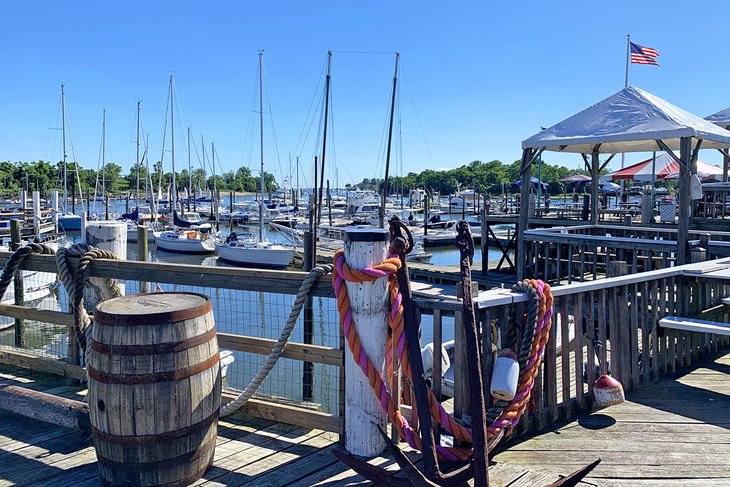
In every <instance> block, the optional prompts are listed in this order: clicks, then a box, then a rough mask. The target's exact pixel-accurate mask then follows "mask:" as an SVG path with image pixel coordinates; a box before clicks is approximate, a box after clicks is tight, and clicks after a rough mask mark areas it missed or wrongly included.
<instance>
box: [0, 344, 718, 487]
mask: <svg viewBox="0 0 730 487" xmlns="http://www.w3.org/2000/svg"><path fill="white" fill-rule="evenodd" d="M729 374H730V354H728V355H726V356H722V357H719V358H717V359H715V360H714V361H709V362H706V363H703V364H701V365H700V366H697V367H695V368H693V369H691V370H690V371H689V372H684V373H682V374H679V375H677V376H676V377H674V378H669V379H664V380H662V381H660V382H658V383H656V384H653V385H650V386H646V387H644V388H643V389H641V390H639V391H638V392H635V393H632V394H631V395H630V396H629V398H628V399H629V400H628V401H627V402H626V403H624V404H621V405H618V406H612V407H610V408H606V409H603V410H601V411H597V412H595V413H593V414H590V415H584V416H582V417H581V418H579V419H578V420H577V421H572V422H570V423H563V424H562V425H560V426H558V427H555V428H551V429H549V430H548V431H546V432H543V433H542V434H540V435H537V436H533V437H531V438H527V439H523V440H520V441H515V442H513V443H512V444H508V445H507V446H508V450H505V451H502V452H501V453H499V454H498V455H497V456H496V457H495V458H494V461H495V462H496V463H493V464H492V467H491V468H490V472H491V480H492V482H491V485H492V486H509V487H519V486H540V485H545V484H546V483H548V482H551V481H554V480H556V479H557V478H558V476H559V475H560V474H567V473H569V472H571V471H573V470H575V469H576V468H578V467H579V466H582V465H584V464H586V463H589V462H590V461H592V460H594V459H595V458H597V457H599V456H600V457H601V458H603V463H602V464H601V465H599V467H598V468H597V469H596V470H595V471H594V473H593V474H592V475H591V476H590V477H589V478H588V479H586V480H587V481H586V482H585V483H583V484H581V485H583V486H584V487H585V486H590V485H594V486H616V487H623V486H630V485H640V486H641V485H646V486H652V487H654V486H660V485H661V486H671V485H683V486H700V485H702V486H708V485H709V486H712V485H718V486H719V485H730V375H729ZM3 384H16V385H22V386H24V387H30V388H33V389H38V390H45V391H51V392H53V393H55V394H58V395H62V396H65V397H75V398H78V396H79V393H80V389H79V388H78V387H74V386H68V385H64V384H63V379H61V378H57V377H54V376H50V375H47V374H43V373H35V372H30V371H26V370H22V369H17V368H13V367H9V366H0V386H1V385H3ZM335 440H336V436H334V435H332V434H326V433H322V432H321V431H318V430H310V429H306V428H300V427H295V426H291V425H285V424H277V423H273V422H271V421H267V420H259V419H252V418H248V417H245V416H235V417H234V418H233V419H225V420H222V421H221V423H220V428H219V436H218V441H217V444H216V445H217V446H216V456H215V462H214V464H213V467H211V468H210V469H209V470H208V472H206V474H205V476H204V478H203V479H201V480H200V481H199V482H198V483H197V484H196V485H205V486H223V485H232V486H237V485H246V486H258V487H263V486H272V487H274V486H285V485H286V486H299V487H304V486H314V485H317V486H328V487H331V486H339V485H367V483H366V482H364V481H363V479H362V478H360V477H359V476H357V475H356V474H355V473H354V472H352V471H351V470H349V469H347V468H346V467H345V466H344V465H343V464H341V463H339V462H338V461H337V460H336V459H335V457H334V456H333V455H332V454H331V451H332V450H333V449H334V448H338V445H337V444H336V442H335ZM373 463H375V464H379V465H383V466H388V467H389V468H395V467H394V465H393V462H392V460H389V459H385V458H377V459H375V460H373ZM5 485H35V486H41V485H43V486H47V485H50V486H65V485H74V486H79V487H81V486H84V487H87V486H97V485H99V476H98V473H97V467H96V456H95V453H94V449H93V447H92V443H91V440H90V439H89V438H84V437H83V436H82V435H81V434H80V433H78V432H76V431H73V430H68V429H65V428H60V427H53V426H49V425H47V424H43V423H39V422H36V421H32V420H28V419H25V418H22V417H20V416H15V415H12V414H8V413H1V412H0V486H5Z"/></svg>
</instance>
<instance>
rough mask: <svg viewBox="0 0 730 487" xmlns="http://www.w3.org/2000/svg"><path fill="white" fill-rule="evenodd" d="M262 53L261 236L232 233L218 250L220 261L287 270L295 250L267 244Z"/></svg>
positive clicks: (218, 241)
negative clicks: (265, 236) (264, 196)
mask: <svg viewBox="0 0 730 487" xmlns="http://www.w3.org/2000/svg"><path fill="white" fill-rule="evenodd" d="M263 104H264V102H263V53H262V52H259V124H260V131H259V143H260V149H261V151H260V154H261V177H260V190H261V198H259V234H258V238H256V236H255V235H253V234H251V233H246V234H243V235H238V234H236V233H231V234H230V235H229V236H228V237H227V238H226V239H219V240H217V241H216V243H215V249H216V251H217V252H218V255H220V257H221V259H223V260H227V261H229V262H233V263H235V264H241V265H247V266H255V267H286V266H288V265H289V263H290V262H291V260H292V259H293V258H294V248H293V247H289V246H287V245H281V244H277V243H273V242H268V241H267V240H266V239H264V199H263V195H264V106H263Z"/></svg>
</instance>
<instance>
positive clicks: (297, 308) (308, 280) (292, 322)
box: [220, 264, 333, 416]
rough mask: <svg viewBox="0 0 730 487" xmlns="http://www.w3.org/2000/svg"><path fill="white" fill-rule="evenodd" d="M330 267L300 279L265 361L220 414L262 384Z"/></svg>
mask: <svg viewBox="0 0 730 487" xmlns="http://www.w3.org/2000/svg"><path fill="white" fill-rule="evenodd" d="M332 269H333V266H332V265H331V264H321V265H318V266H316V267H314V268H312V270H311V271H309V273H308V274H307V275H306V277H305V278H304V280H303V281H302V284H301V285H300V286H299V290H298V291H297V295H296V299H295V300H294V304H293V305H292V309H291V311H290V312H289V318H288V319H287V321H286V325H285V326H284V328H283V329H282V330H281V333H280V334H279V340H278V341H277V342H276V345H274V347H273V348H272V349H271V353H269V356H268V357H267V358H266V362H264V365H263V367H261V370H259V372H258V374H256V377H254V378H253V379H252V380H251V382H250V383H249V384H248V386H246V389H245V390H244V391H243V392H242V393H241V394H240V395H239V396H238V397H237V398H236V399H234V400H233V401H231V402H229V403H228V404H225V405H222V406H221V412H220V415H221V416H228V415H229V414H233V413H234V412H235V411H237V410H238V409H240V408H241V407H242V406H243V405H244V404H246V402H248V400H249V399H251V397H252V396H253V395H254V394H255V393H256V391H257V390H258V389H259V387H261V384H263V382H264V380H266V378H267V377H268V376H269V373H270V372H271V370H272V369H273V368H274V365H276V362H277V361H278V360H279V357H281V354H282V352H283V351H284V347H285V346H286V344H287V342H288V341H289V336H290V335H291V332H292V330H294V327H295V326H296V324H297V319H299V313H300V312H301V311H302V308H303V307H304V303H305V301H306V300H307V296H308V295H309V291H310V290H311V289H312V286H313V285H314V283H315V282H317V280H319V278H320V277H322V276H325V275H327V274H329V273H330V272H332Z"/></svg>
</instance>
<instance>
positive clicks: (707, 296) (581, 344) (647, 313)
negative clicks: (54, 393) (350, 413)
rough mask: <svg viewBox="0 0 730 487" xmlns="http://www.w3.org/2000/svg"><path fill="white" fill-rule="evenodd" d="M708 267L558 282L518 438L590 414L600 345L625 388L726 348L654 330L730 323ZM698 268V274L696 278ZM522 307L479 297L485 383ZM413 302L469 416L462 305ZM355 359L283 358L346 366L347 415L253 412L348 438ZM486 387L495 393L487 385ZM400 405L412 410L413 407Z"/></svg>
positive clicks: (261, 282)
mask: <svg viewBox="0 0 730 487" xmlns="http://www.w3.org/2000/svg"><path fill="white" fill-rule="evenodd" d="M9 255H10V254H9V253H0V265H4V263H5V262H6V260H7V258H8V256H9ZM708 266H714V267H715V268H716V267H719V266H727V267H730V258H727V259H722V260H716V261H713V262H711V263H705V264H692V265H688V266H678V267H668V268H663V269H659V270H654V271H651V272H645V273H639V274H632V275H630V276H624V277H618V278H611V279H603V280H598V281H592V282H584V283H573V284H571V285H564V286H557V287H554V288H553V294H554V296H555V313H554V315H553V321H552V327H551V331H550V339H549V341H548V344H547V346H546V349H545V356H544V360H543V364H542V366H541V372H540V374H539V375H538V378H537V383H536V386H535V389H534V394H535V401H536V404H537V410H536V412H535V413H534V414H531V415H530V416H529V417H527V418H525V419H524V420H523V421H522V423H521V425H520V427H519V430H518V432H524V431H527V430H538V429H541V428H542V427H544V426H546V425H549V424H551V423H553V422H554V421H557V420H559V419H566V418H570V417H571V416H573V415H574V414H576V413H577V412H579V411H582V410H586V409H588V408H590V407H591V403H592V400H591V398H592V384H593V381H594V380H595V378H596V358H595V354H596V350H595V347H594V340H600V342H601V343H603V344H604V346H603V347H602V348H601V350H600V352H599V356H600V357H601V358H602V359H603V360H602V361H603V362H604V363H608V364H609V367H610V370H611V373H612V374H613V375H614V376H615V377H616V378H618V379H619V380H620V381H621V382H622V383H623V385H624V388H625V389H626V390H627V391H632V390H635V389H637V388H639V387H640V386H642V385H643V384H646V383H648V382H650V381H653V380H656V379H658V378H659V377H660V376H661V375H662V374H665V373H670V372H674V371H676V370H677V369H678V368H680V367H683V366H688V365H691V364H692V363H694V362H695V361H696V360H699V359H701V358H702V357H704V356H705V355H707V354H708V353H712V352H716V351H717V350H719V349H720V348H721V347H725V346H727V345H728V344H729V343H730V342H729V341H728V339H727V338H719V337H716V336H712V335H701V334H692V333H690V332H680V331H670V330H667V331H664V330H662V329H659V328H658V327H657V323H658V320H659V319H661V318H662V317H664V316H667V315H680V316H689V315H692V314H701V313H708V312H712V313H715V314H719V316H720V317H721V319H728V317H729V316H730V315H729V313H728V311H727V310H726V309H725V308H726V307H723V306H722V305H721V304H720V303H721V299H722V298H723V297H726V296H728V293H729V291H730V285H725V284H724V283H723V284H712V283H709V282H708V281H704V280H702V279H700V278H699V277H697V276H701V274H696V273H697V272H701V269H702V268H703V267H704V268H707V267H708ZM23 268H24V269H28V270H36V271H44V272H55V270H56V267H55V262H54V259H53V257H52V256H38V255H33V256H31V257H29V258H28V259H27V260H26V261H25V263H24V264H23ZM698 269H700V271H698ZM693 271H694V272H695V274H692V272H693ZM88 273H89V275H90V276H94V277H103V276H106V277H114V278H117V279H123V280H132V281H137V280H141V281H144V280H147V281H152V282H162V283H170V284H174V283H178V284H181V285H187V286H200V287H206V288H221V289H238V290H246V291H265V292H268V293H278V294H287V295H292V294H294V293H295V292H296V291H297V289H298V287H299V285H300V283H301V281H302V279H303V278H304V276H305V273H302V272H286V271H263V270H246V269H236V268H226V267H208V266H197V265H180V264H159V263H146V262H132V261H112V260H95V261H94V262H92V263H91V265H90V266H89V269H88ZM714 282H717V281H714ZM313 293H314V295H315V296H319V297H322V298H323V299H325V300H331V304H332V305H333V306H334V299H332V298H333V291H332V288H331V285H330V281H329V278H328V277H324V278H322V279H321V280H320V281H319V282H317V283H316V285H315V286H314V288H313ZM525 304H526V297H525V296H524V295H523V294H521V293H514V292H511V291H510V290H509V289H496V290H491V291H482V292H481V293H479V294H478V297H477V298H476V299H475V305H476V307H477V320H478V323H480V325H481V336H482V340H483V341H482V352H483V355H484V359H483V367H484V372H485V376H486V377H490V376H491V364H492V363H493V359H494V353H495V351H496V350H499V349H501V348H505V347H508V346H514V345H513V343H512V340H513V336H514V335H515V333H514V331H515V330H519V328H520V320H521V317H522V316H523V314H524V310H525ZM416 306H417V307H418V309H419V311H420V313H421V314H422V315H424V316H427V315H428V316H429V317H430V320H431V323H432V324H433V326H432V330H433V331H432V336H430V337H429V336H428V335H426V336H424V340H425V341H426V342H428V341H433V342H434V349H435V351H436V357H435V360H434V376H435V377H441V373H442V372H444V371H441V370H439V369H440V360H439V354H440V353H441V345H442V343H443V341H444V336H445V335H446V334H447V333H449V334H450V333H451V332H453V336H454V338H455V350H456V353H455V354H454V360H453V363H452V367H453V368H454V391H455V393H454V402H453V408H454V411H455V413H456V414H457V415H463V414H465V412H466V410H467V404H468V394H469V391H468V388H467V384H468V381H467V369H468V367H470V366H473V364H469V363H468V360H467V358H466V354H465V353H463V352H461V350H462V347H463V345H462V343H463V340H462V323H463V314H462V313H463V312H462V303H461V301H460V300H459V299H457V298H456V297H455V296H442V297H441V298H439V299H416ZM708 310H709V311H708ZM0 315H5V316H10V317H15V318H19V319H25V320H35V321H40V322H44V323H55V324H58V325H61V326H65V327H71V326H72V316H71V315H69V314H67V313H64V312H61V311H50V310H38V309H34V308H31V307H28V306H16V305H0ZM424 323H425V321H424ZM325 325H326V326H327V328H328V330H329V332H330V333H335V334H339V324H338V323H337V319H336V318H335V317H333V318H331V319H328V320H327V321H326V323H325ZM451 327H453V328H451ZM518 334H519V333H517V335H518ZM218 338H219V343H220V346H221V347H222V348H226V349H231V350H237V351H240V352H245V353H249V354H257V355H266V354H268V353H269V351H270V347H271V346H272V345H273V342H274V340H270V339H264V338H260V337H255V336H244V335H240V334H234V333H219V334H218ZM348 356H349V354H346V353H345V352H344V348H343V346H342V342H341V341H340V346H333V347H323V346H317V345H313V344H307V343H296V342H290V343H289V344H288V345H287V347H286V348H285V352H284V357H287V358H290V359H292V360H296V361H299V362H310V363H318V364H324V365H327V366H334V367H338V368H339V370H340V374H339V379H340V383H339V385H337V386H335V390H336V391H337V393H338V394H339V401H340V402H339V405H340V410H339V411H334V412H331V413H326V412H322V411H319V410H317V408H316V407H312V405H311V404H301V405H300V404H297V403H296V402H295V401H288V402H284V403H277V402H276V401H272V400H262V399H256V398H254V399H253V400H252V401H250V402H249V403H248V404H247V406H246V411H247V412H248V413H249V414H252V415H256V416H260V417H265V418H269V419H274V420H279V421H282V422H287V423H293V424H297V425H303V426H308V427H316V428H320V429H324V430H328V431H334V432H338V433H340V432H342V431H343V424H344V423H343V421H344V418H343V414H342V408H343V405H344V397H343V391H344V387H343V382H342V381H343V380H344V372H343V368H344V360H345V359H346V357H348ZM0 363H8V364H16V365H21V366H24V367H30V368H34V369H37V370H43V371H46V372H50V373H54V374H59V375H64V376H68V377H70V378H73V379H82V378H83V377H84V375H85V374H84V370H83V369H82V368H81V367H80V366H79V365H76V364H73V363H67V362H66V361H64V360H54V359H49V358H42V357H39V356H37V355H34V354H33V353H32V351H29V350H24V349H20V348H15V347H2V348H0ZM486 385H487V387H488V381H487V384H486ZM432 387H433V389H434V392H436V394H437V395H439V394H440V393H441V392H442V382H441V381H439V380H435V381H433V385H432ZM487 396H488V391H487ZM404 410H405V411H406V415H407V412H408V408H404Z"/></svg>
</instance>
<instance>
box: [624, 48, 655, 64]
mask: <svg viewBox="0 0 730 487" xmlns="http://www.w3.org/2000/svg"><path fill="white" fill-rule="evenodd" d="M629 44H631V64H653V65H654V66H659V63H658V62H657V61H656V58H657V57H659V51H657V50H656V49H654V48H653V47H646V46H640V45H638V44H634V43H633V42H630V43H629Z"/></svg>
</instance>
